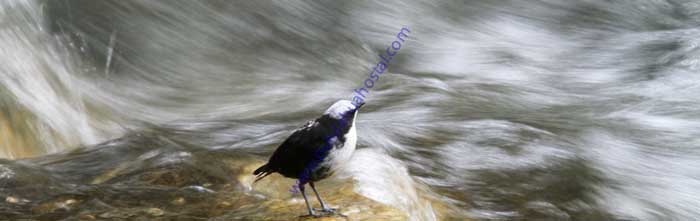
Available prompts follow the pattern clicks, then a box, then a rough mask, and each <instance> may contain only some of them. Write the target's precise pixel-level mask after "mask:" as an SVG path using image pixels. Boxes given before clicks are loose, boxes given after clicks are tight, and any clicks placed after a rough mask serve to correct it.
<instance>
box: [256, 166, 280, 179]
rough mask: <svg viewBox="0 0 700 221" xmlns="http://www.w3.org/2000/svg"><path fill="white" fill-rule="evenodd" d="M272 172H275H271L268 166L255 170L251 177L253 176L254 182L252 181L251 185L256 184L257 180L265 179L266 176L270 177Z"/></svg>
mask: <svg viewBox="0 0 700 221" xmlns="http://www.w3.org/2000/svg"><path fill="white" fill-rule="evenodd" d="M273 172H275V171H273V170H272V168H270V166H269V165H268V164H265V165H263V166H261V167H260V168H258V169H257V170H255V172H253V175H255V181H253V183H255V182H258V180H261V179H262V178H265V177H266V176H267V175H270V174H272V173H273Z"/></svg>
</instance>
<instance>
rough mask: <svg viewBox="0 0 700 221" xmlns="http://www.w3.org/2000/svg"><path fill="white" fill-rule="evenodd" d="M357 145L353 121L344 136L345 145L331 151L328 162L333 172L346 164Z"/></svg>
mask: <svg viewBox="0 0 700 221" xmlns="http://www.w3.org/2000/svg"><path fill="white" fill-rule="evenodd" d="M355 119H357V112H355ZM356 145H357V129H356V128H355V121H354V120H353V122H352V126H351V127H350V130H348V133H347V134H345V143H344V144H343V146H342V147H341V148H338V147H335V148H333V150H331V153H330V159H329V160H330V161H331V162H329V163H331V168H332V169H333V170H335V169H338V168H339V167H342V166H343V165H344V164H345V163H346V162H348V161H350V158H352V154H353V153H354V152H355V146H356Z"/></svg>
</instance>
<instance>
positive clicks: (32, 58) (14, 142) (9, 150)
mask: <svg viewBox="0 0 700 221" xmlns="http://www.w3.org/2000/svg"><path fill="white" fill-rule="evenodd" d="M699 22H700V4H698V3H697V2H695V1H682V0H673V1H662V0H653V1H652V0H649V1H600V0H598V1H567V2H562V1H549V0H539V1H498V2H494V1H469V2H468V3H465V2H463V1H441V2H433V1H410V2H405V1H382V2H370V1H359V2H349V1H348V2H268V1H235V2H234V1H145V0H144V1H91V0H71V1H67V0H56V1H29V0H13V1H2V2H0V42H2V43H1V44H0V63H2V64H3V65H2V66H0V85H2V86H1V87H0V110H1V111H0V113H1V114H2V115H0V129H2V131H0V135H2V136H3V141H0V154H2V156H3V157H5V158H22V157H29V156H37V155H43V154H49V153H57V152H60V151H65V150H68V149H73V148H83V147H85V146H91V145H94V144H97V143H101V142H105V141H108V140H111V139H114V138H118V137H121V136H123V135H125V134H126V133H127V132H129V131H139V130H141V129H144V128H150V127H158V128H159V130H158V131H160V132H161V133H163V134H162V136H167V137H170V138H171V139H179V140H183V141H186V142H187V143H188V144H189V145H192V146H194V147H196V148H208V149H240V150H241V151H245V152H251V153H256V154H260V155H266V154H269V153H271V151H273V150H274V148H275V147H276V145H278V144H279V142H280V141H281V140H282V139H284V138H285V137H286V136H287V135H288V134H289V132H290V131H291V130H292V129H293V128H296V127H298V126H299V125H302V124H303V123H304V122H305V121H306V120H309V119H312V118H314V117H316V116H317V115H318V114H320V113H321V111H323V110H324V109H325V108H326V107H327V106H328V105H330V104H331V103H332V102H333V101H335V100H337V99H340V98H346V97H350V94H351V93H352V91H351V90H352V89H353V88H357V87H360V86H361V84H362V81H363V80H364V79H365V78H366V77H367V76H366V73H368V70H369V68H370V67H372V66H373V65H374V64H373V63H376V61H377V55H378V54H380V53H382V51H383V50H384V48H385V47H386V42H389V41H390V40H392V39H393V38H394V37H395V34H396V32H397V31H398V30H399V29H400V28H401V27H410V28H411V31H412V32H411V35H410V37H409V38H408V40H407V44H406V47H402V50H401V53H400V54H399V56H397V57H395V58H394V60H393V61H392V65H391V68H390V69H389V72H388V73H385V74H383V75H382V79H381V81H379V82H378V85H377V86H375V88H373V90H372V95H371V96H370V98H369V100H367V103H368V105H366V106H365V108H363V109H365V110H364V112H363V113H361V114H360V116H359V120H358V122H357V125H358V126H359V129H358V134H359V146H360V147H361V148H368V149H369V150H362V151H363V152H362V153H361V154H359V156H360V157H358V158H357V159H355V160H353V164H351V168H349V169H350V170H349V171H351V172H350V174H353V173H355V175H354V177H356V179H357V180H358V183H359V185H360V186H361V188H360V189H361V191H363V192H364V193H365V194H367V195H369V196H373V197H374V198H375V199H377V200H378V201H380V202H383V203H387V204H394V205H396V206H397V207H401V206H402V205H403V207H405V208H407V209H410V208H421V209H420V211H422V212H421V213H420V214H416V216H419V217H421V218H423V219H432V218H431V217H433V216H434V214H433V213H434V211H432V208H428V206H425V204H422V203H420V202H417V201H420V199H418V198H420V197H428V198H433V199H438V200H440V201H443V202H446V203H448V204H449V205H451V206H453V207H454V208H453V210H452V211H451V212H450V213H451V214H452V215H453V216H456V217H472V218H477V219H489V218H494V219H516V218H531V219H532V218H553V219H583V220H602V219H611V218H636V219H641V220H669V219H677V220H689V219H693V218H695V217H698V216H700V212H698V211H700V198H699V197H698V196H700V165H699V164H700V163H698V162H700V150H699V149H698V148H697V146H698V144H699V142H700V140H699V139H700V138H699V137H700V136H699V135H700V114H698V112H697V110H698V109H699V108H700V100H699V99H698V97H697V96H696V95H697V94H698V93H699V92H700V88H699V87H698V86H697V84H698V82H700V76H699V75H698V74H697V71H698V67H700V63H698V62H699V56H700V50H698V45H699V44H700V40H698V39H700V38H698V37H700V29H698V24H699ZM102 146H105V145H102ZM102 146H100V147H102ZM107 147H108V145H107ZM154 148H155V147H154ZM115 154H116V153H115ZM387 159H389V160H387ZM386 162H391V165H395V167H392V168H398V169H396V170H395V171H394V170H391V169H387V168H386V167H385V166H384V165H383V164H385V163H386ZM360 168H368V169H372V171H375V172H370V173H367V174H364V173H361V172H358V171H362V170H360ZM402 168H403V170H405V173H402V172H400V171H402ZM352 171H354V172H352ZM376 171H393V172H392V173H391V174H392V175H393V176H392V177H389V178H386V179H379V177H381V176H383V175H384V176H386V174H382V173H378V172H376ZM397 171H398V172H397ZM75 173H80V172H75ZM387 173H388V172H387ZM8 174H9V173H8ZM401 174H405V175H401ZM373 180H375V181H373ZM384 181H385V182H384ZM397 183H398V184H397ZM390 185H399V186H410V188H409V189H411V188H417V189H421V186H423V185H426V186H427V187H428V189H427V190H426V191H427V192H429V193H430V194H429V195H430V196H420V197H419V196H418V195H420V194H417V193H415V192H413V193H412V192H411V191H410V190H408V191H405V192H401V194H404V196H406V197H405V198H402V197H394V198H392V197H389V195H388V194H390V193H386V192H382V191H379V190H382V189H381V188H378V187H379V186H390ZM411 194H414V195H411ZM380 199H386V201H381V200H380ZM402 201H403V203H400V202H402Z"/></svg>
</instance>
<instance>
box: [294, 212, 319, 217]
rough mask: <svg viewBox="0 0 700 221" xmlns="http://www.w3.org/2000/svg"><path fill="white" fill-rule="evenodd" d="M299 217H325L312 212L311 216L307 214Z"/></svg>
mask: <svg viewBox="0 0 700 221" xmlns="http://www.w3.org/2000/svg"><path fill="white" fill-rule="evenodd" d="M299 217H300V218H321V217H323V215H321V214H318V213H313V212H312V213H309V214H306V215H301V216H299Z"/></svg>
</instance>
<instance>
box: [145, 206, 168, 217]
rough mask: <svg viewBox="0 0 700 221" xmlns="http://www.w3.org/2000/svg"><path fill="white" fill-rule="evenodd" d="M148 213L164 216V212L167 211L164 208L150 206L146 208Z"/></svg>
mask: <svg viewBox="0 0 700 221" xmlns="http://www.w3.org/2000/svg"><path fill="white" fill-rule="evenodd" d="M146 213H148V215H151V216H162V215H163V214H165V212H163V210H162V209H158V208H149V209H147V210H146Z"/></svg>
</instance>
